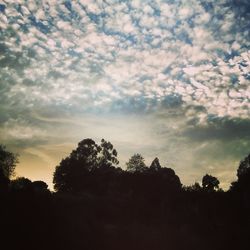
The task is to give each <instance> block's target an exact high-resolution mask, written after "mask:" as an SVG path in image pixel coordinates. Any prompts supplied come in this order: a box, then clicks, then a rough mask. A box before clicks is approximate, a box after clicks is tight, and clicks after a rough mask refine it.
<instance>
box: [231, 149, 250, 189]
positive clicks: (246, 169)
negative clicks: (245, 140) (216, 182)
mask: <svg viewBox="0 0 250 250" xmlns="http://www.w3.org/2000/svg"><path fill="white" fill-rule="evenodd" d="M237 177H238V180H237V181H235V182H233V183H232V184H231V188H230V189H231V191H240V192H244V193H246V192H248V193H249V192H250V154H249V155H248V156H246V157H245V159H244V160H242V161H241V162H240V164H239V167H238V169H237Z"/></svg>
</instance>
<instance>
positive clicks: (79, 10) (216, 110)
mask: <svg viewBox="0 0 250 250" xmlns="http://www.w3.org/2000/svg"><path fill="white" fill-rule="evenodd" d="M249 10H250V4H249V2H248V1H247V0H240V1H229V0H222V1H215V0H210V1H203V0H191V1H188V3H187V1H184V0H178V1H172V0H166V1H161V0H153V1H139V0H138V1H119V0H105V1H95V0H88V1H81V0H79V1H69V0H67V1H48V2H47V1H41V3H40V4H38V3H36V2H35V1H28V2H26V1H22V0H18V1H14V0H13V1H12V0H8V1H1V2H0V28H1V31H0V36H1V42H0V65H1V67H0V77H1V84H0V143H1V144H4V145H6V147H7V149H9V150H11V151H13V152H16V153H18V154H20V163H19V164H18V165H17V168H16V173H17V176H24V177H27V178H30V179H31V180H43V181H45V182H46V183H48V185H49V187H50V189H53V186H52V175H53V172H54V170H55V167H56V166H57V165H58V164H59V163H60V161H61V160H62V158H63V157H66V156H67V155H69V154H70V152H71V151H72V150H73V149H75V148H76V147H77V143H78V142H80V141H81V140H83V139H85V138H92V139H93V140H95V141H96V142H100V140H101V139H102V138H104V139H105V140H107V141H110V142H111V143H112V144H113V145H114V148H115V149H117V151H118V159H119V161H120V163H121V167H122V168H123V169H124V168H125V162H127V161H128V160H129V158H130V157H131V156H132V155H133V154H135V153H140V154H141V155H142V156H143V157H144V158H145V162H146V164H147V165H150V163H151V162H152V161H153V159H154V158H155V157H158V158H159V160H160V163H161V165H162V166H164V167H170V168H172V169H173V170H174V171H175V173H176V174H177V175H178V176H179V177H180V180H181V182H182V184H183V185H191V184H194V183H195V182H199V183H200V182H201V179H202V176H204V175H205V174H206V173H208V174H211V175H213V176H216V177H217V178H218V179H219V180H220V187H221V188H223V189H225V190H226V189H228V187H229V186H230V183H231V182H232V181H234V180H235V179H236V169H237V168H238V166H239V162H240V161H241V160H242V159H244V157H245V156H246V155H248V154H249V153H250V39H249V38H250V31H249V25H250V16H249Z"/></svg>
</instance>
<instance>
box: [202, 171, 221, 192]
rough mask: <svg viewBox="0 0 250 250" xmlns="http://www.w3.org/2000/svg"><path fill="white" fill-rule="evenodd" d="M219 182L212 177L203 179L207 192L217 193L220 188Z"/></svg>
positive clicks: (205, 176)
mask: <svg viewBox="0 0 250 250" xmlns="http://www.w3.org/2000/svg"><path fill="white" fill-rule="evenodd" d="M219 184H220V182H219V180H218V179H217V178H216V177H214V176H212V175H208V174H206V175H204V176H203V178H202V187H203V189H204V190H206V191H215V190H217V189H218V188H219Z"/></svg>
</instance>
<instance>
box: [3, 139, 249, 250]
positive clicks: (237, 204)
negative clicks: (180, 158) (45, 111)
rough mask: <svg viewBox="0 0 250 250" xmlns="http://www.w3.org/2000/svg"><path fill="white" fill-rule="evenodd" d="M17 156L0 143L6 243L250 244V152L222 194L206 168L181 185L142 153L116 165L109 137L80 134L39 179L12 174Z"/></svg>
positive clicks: (171, 173) (189, 246) (196, 246)
mask: <svg viewBox="0 0 250 250" xmlns="http://www.w3.org/2000/svg"><path fill="white" fill-rule="evenodd" d="M17 162H18V156H17V155H15V154H13V153H11V152H9V151H7V150H6V148H5V147H4V146H0V199H1V206H0V214H1V217H2V218H1V225H2V226H1V230H2V232H1V236H2V240H1V241H0V248H1V245H2V246H5V244H7V245H6V246H8V249H34V248H35V249H76V250H77V249H93V250H99V249H110V250H112V249H121V250H123V249H124V250H125V249H126V250H127V249H136V250H138V249H139V250H140V249H141V250H151V249H152V250H153V249H157V250H161V249H173V250H175V249H176V250H177V249H249V246H250V244H249V239H250V238H249V232H250V231H249V227H250V215H249V209H250V155H248V156H247V157H246V158H245V159H244V160H242V161H241V162H240V165H239V168H238V170H237V181H235V182H233V183H232V184H231V187H230V189H229V190H228V191H227V192H224V191H223V190H222V189H220V188H219V184H220V183H219V180H218V179H217V178H216V177H214V176H211V175H209V174H205V175H204V177H203V178H202V180H201V185H200V184H199V183H195V184H193V185H191V186H183V185H182V184H181V181H180V179H179V177H178V176H177V175H176V174H175V172H174V170H173V169H171V168H166V167H162V166H161V165H160V162H159V159H158V158H155V159H154V160H153V162H152V163H151V165H150V166H146V165H145V162H144V158H143V157H142V156H141V155H140V154H135V155H133V156H132V157H131V158H130V159H129V160H128V162H127V163H126V165H127V169H126V170H122V169H121V168H119V167H118V165H119V161H118V158H117V151H116V150H115V149H114V147H113V145H112V144H111V143H110V142H107V141H105V140H104V139H103V140H102V141H101V143H100V145H98V144H97V143H96V142H95V141H93V140H92V139H84V140H82V141H81V142H80V143H79V144H78V147H77V148H76V149H75V150H73V151H72V152H71V154H70V155H69V156H68V157H66V158H64V159H62V161H61V162H60V164H59V165H58V166H56V168H55V172H54V176H53V183H54V189H55V192H51V191H49V190H48V186H47V184H46V183H45V182H43V181H33V182H32V181H31V180H29V179H27V178H24V177H19V178H16V179H11V176H12V175H13V174H14V170H15V167H16V164H17Z"/></svg>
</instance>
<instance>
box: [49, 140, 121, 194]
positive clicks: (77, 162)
mask: <svg viewBox="0 0 250 250" xmlns="http://www.w3.org/2000/svg"><path fill="white" fill-rule="evenodd" d="M118 163H119V161H118V160H117V151H116V150H115V149H114V148H113V145H112V144H111V143H110V142H107V141H105V140H104V139H102V141H101V145H98V144H96V143H95V141H94V140H92V139H84V140H82V141H81V142H79V143H78V147H77V148H76V149H75V150H73V151H72V152H71V154H70V155H69V156H68V157H66V158H65V159H63V160H62V161H61V163H60V164H59V165H58V166H57V167H56V170H55V172H54V178H53V183H54V188H55V190H57V191H69V192H71V191H81V190H82V189H84V188H87V186H88V185H89V181H90V180H89V179H90V176H91V173H92V172H93V171H97V170H98V169H104V168H111V167H113V166H115V165H117V164H118Z"/></svg>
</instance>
